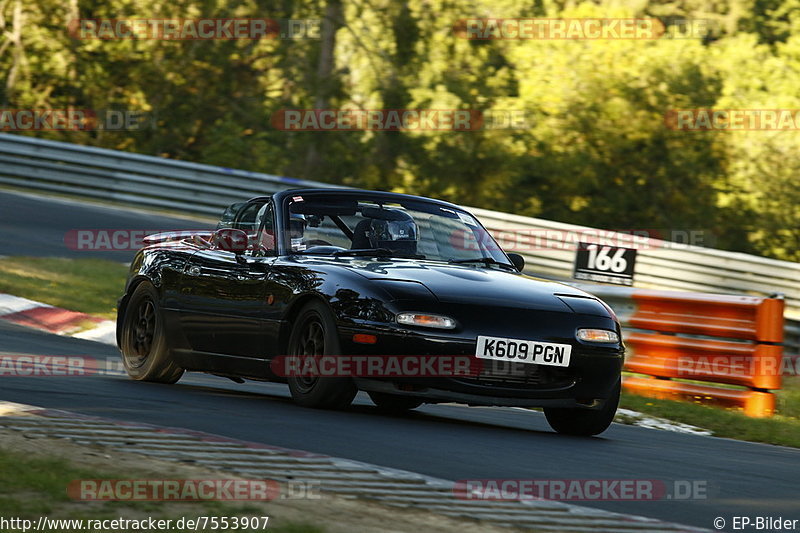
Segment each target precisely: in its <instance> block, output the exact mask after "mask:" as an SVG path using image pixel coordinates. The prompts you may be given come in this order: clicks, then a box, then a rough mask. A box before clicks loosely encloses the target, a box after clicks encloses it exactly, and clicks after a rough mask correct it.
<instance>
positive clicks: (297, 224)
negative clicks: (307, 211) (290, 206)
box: [289, 213, 307, 239]
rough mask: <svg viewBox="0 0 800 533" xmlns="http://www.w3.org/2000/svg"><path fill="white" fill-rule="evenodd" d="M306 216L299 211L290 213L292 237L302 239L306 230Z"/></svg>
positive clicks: (290, 232) (290, 233)
mask: <svg viewBox="0 0 800 533" xmlns="http://www.w3.org/2000/svg"><path fill="white" fill-rule="evenodd" d="M306 225H307V222H306V217H305V216H303V215H300V214H297V213H290V214H289V235H290V236H291V238H292V239H302V238H303V236H304V235H305V232H306Z"/></svg>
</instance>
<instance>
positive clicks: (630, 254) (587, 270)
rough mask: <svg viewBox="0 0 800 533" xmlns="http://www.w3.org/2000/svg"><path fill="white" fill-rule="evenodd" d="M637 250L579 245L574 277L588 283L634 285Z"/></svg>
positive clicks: (584, 243) (598, 245) (581, 243)
mask: <svg viewBox="0 0 800 533" xmlns="http://www.w3.org/2000/svg"><path fill="white" fill-rule="evenodd" d="M635 261H636V250H634V249H632V248H620V247H618V246H607V245H603V244H595V243H586V242H580V243H578V251H577V252H576V253H575V271H574V272H573V274H572V277H573V278H575V279H581V280H586V281H599V282H601V283H615V284H617V285H633V264H634V262H635Z"/></svg>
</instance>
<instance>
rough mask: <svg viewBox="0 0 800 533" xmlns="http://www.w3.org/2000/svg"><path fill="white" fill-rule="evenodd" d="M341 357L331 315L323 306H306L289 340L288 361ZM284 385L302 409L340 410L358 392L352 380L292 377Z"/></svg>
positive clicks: (298, 316) (298, 317) (313, 303)
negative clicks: (290, 359)
mask: <svg viewBox="0 0 800 533" xmlns="http://www.w3.org/2000/svg"><path fill="white" fill-rule="evenodd" d="M340 353H341V350H340V348H339V336H338V332H337V330H336V322H335V320H334V318H333V313H331V311H330V310H329V309H328V308H327V306H325V304H323V303H322V302H316V301H315V302H311V303H309V304H307V305H306V306H305V307H303V309H302V310H301V311H300V314H299V315H297V320H295V322H294V327H293V328H292V334H291V335H290V336H289V354H288V355H289V357H290V358H300V359H303V358H306V357H315V356H317V357H319V356H336V355H340ZM299 366H302V365H298V367H299ZM286 381H287V382H288V383H289V391H290V392H291V393H292V399H293V400H294V401H295V403H297V404H298V405H302V406H304V407H315V408H318V409H343V408H345V407H347V406H348V405H350V403H351V402H352V401H353V398H354V397H355V395H356V393H357V392H358V390H357V389H356V387H355V384H353V380H352V379H350V378H347V377H335V378H323V377H319V376H292V377H289V378H287V380H286Z"/></svg>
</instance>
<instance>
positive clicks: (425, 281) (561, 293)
mask: <svg viewBox="0 0 800 533" xmlns="http://www.w3.org/2000/svg"><path fill="white" fill-rule="evenodd" d="M339 265H340V266H344V267H345V268H347V269H349V270H351V271H353V272H355V273H357V274H359V275H361V276H363V277H365V278H367V279H370V280H376V281H386V282H391V281H395V282H416V283H419V284H422V285H424V286H425V287H427V289H428V290H429V291H430V292H431V293H433V295H434V296H435V297H436V298H437V299H438V300H439V301H441V302H445V303H457V304H458V303H463V304H471V305H493V306H498V305H500V306H503V307H518V308H538V309H549V310H553V311H562V312H569V311H571V310H573V311H576V312H586V310H589V312H590V314H602V315H607V314H608V313H607V311H606V310H605V307H604V306H603V305H602V304H598V303H596V302H597V300H596V299H595V298H594V297H593V296H591V295H590V294H589V293H586V292H584V291H581V290H580V289H576V288H574V287H570V286H569V285H564V284H562V283H557V282H552V281H547V280H543V279H539V278H534V277H531V276H526V275H522V274H516V273H513V272H507V271H503V270H500V269H499V268H494V267H490V268H487V267H484V266H482V265H478V266H472V265H447V264H442V263H433V262H431V263H427V262H412V261H393V260H387V261H380V260H378V261H375V260H364V259H360V258H353V259H351V260H349V261H347V263H346V264H344V265H343V264H342V263H341V262H339ZM579 300H580V304H581V305H578V306H575V305H570V304H571V303H572V302H575V301H579ZM589 300H591V302H590V301H589ZM587 304H588V305H589V306H590V307H591V304H594V305H595V306H596V308H594V309H589V308H588V307H587Z"/></svg>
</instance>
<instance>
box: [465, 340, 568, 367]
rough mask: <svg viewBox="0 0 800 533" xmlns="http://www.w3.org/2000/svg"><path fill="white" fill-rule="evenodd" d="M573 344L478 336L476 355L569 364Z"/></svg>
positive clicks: (543, 363)
mask: <svg viewBox="0 0 800 533" xmlns="http://www.w3.org/2000/svg"><path fill="white" fill-rule="evenodd" d="M570 354H572V346H570V345H569V344H556V343H554V342H537V341H526V340H520V339H505V338H502V337H484V336H479V337H478V347H477V349H476V350H475V356H476V357H478V358H480V359H493V360H496V361H513V362H515V363H531V364H536V365H549V366H569V357H570Z"/></svg>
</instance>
